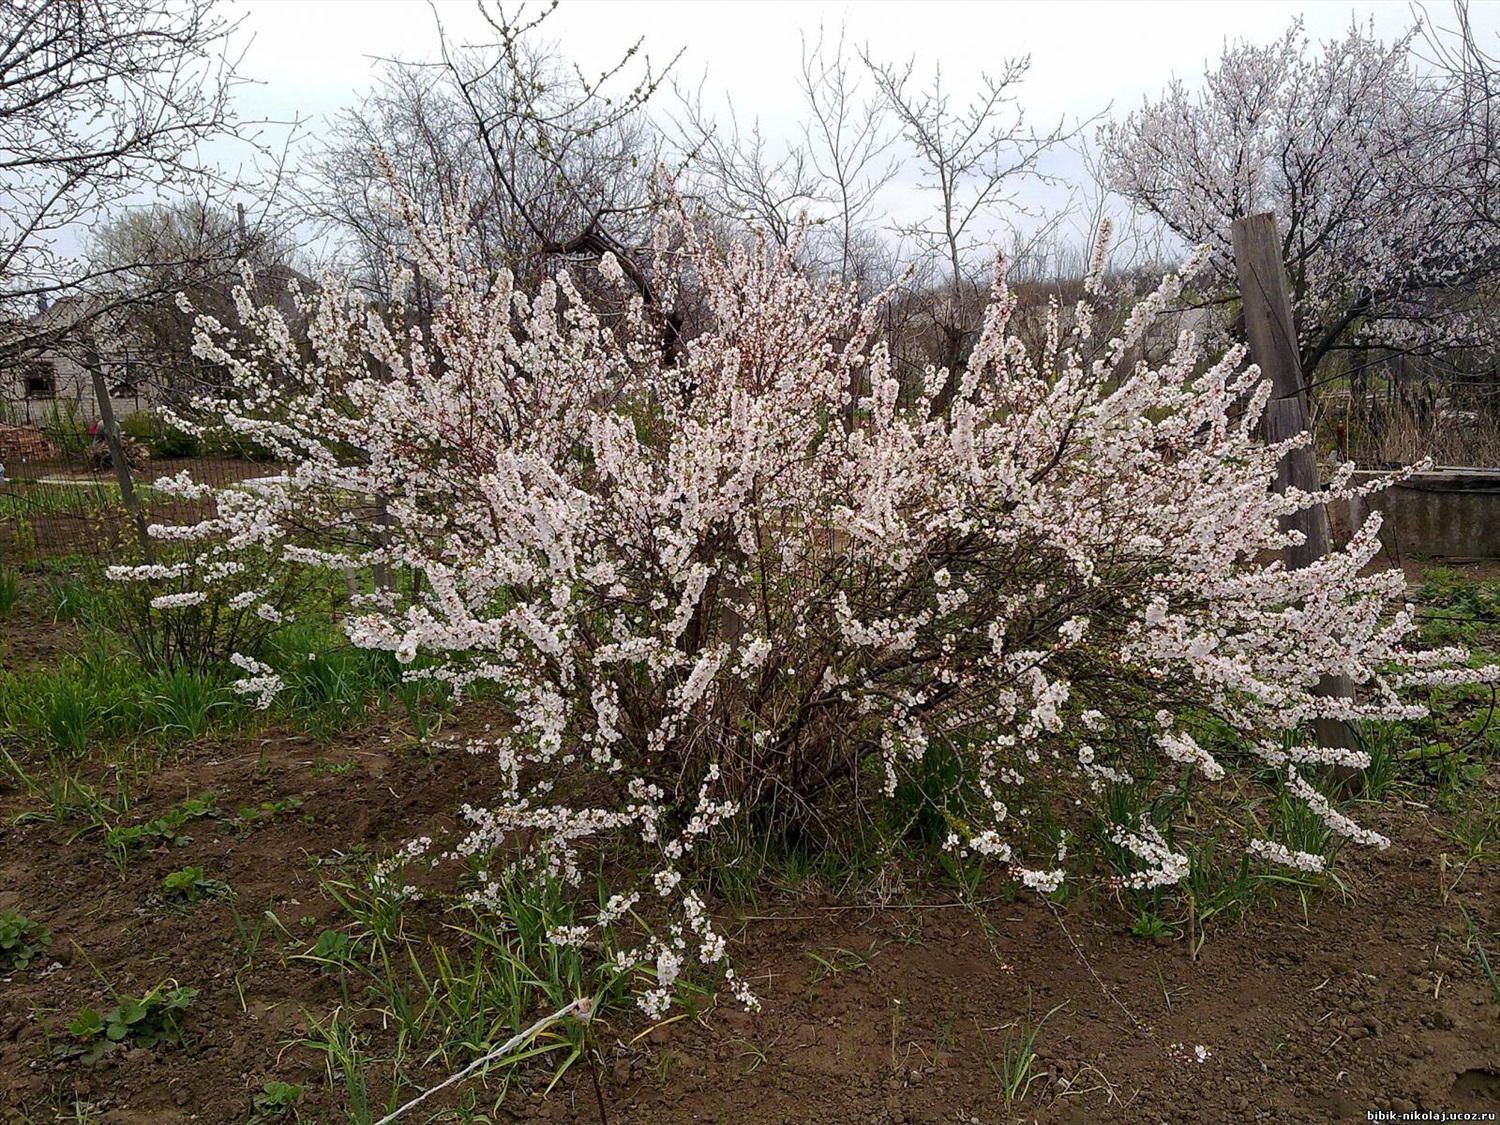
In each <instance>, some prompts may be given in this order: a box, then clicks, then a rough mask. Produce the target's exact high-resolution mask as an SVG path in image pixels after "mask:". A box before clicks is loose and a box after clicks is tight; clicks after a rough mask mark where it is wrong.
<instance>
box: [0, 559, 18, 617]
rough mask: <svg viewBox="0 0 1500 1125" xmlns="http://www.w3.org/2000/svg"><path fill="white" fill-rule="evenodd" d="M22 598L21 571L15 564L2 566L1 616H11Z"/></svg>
mask: <svg viewBox="0 0 1500 1125" xmlns="http://www.w3.org/2000/svg"><path fill="white" fill-rule="evenodd" d="M20 600H21V572H20V571H18V570H17V569H16V568H15V567H13V566H0V617H9V616H10V615H11V612H12V611H13V610H14V609H15V608H16V603H17V602H19V601H20Z"/></svg>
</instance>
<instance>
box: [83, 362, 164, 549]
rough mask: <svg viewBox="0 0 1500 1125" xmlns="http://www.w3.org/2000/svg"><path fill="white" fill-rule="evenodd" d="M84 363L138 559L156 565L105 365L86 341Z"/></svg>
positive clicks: (152, 545)
mask: <svg viewBox="0 0 1500 1125" xmlns="http://www.w3.org/2000/svg"><path fill="white" fill-rule="evenodd" d="M84 362H85V363H87V364H88V369H89V376H90V378H91V379H92V380H93V383H94V399H95V400H96V401H97V402H98V404H99V425H100V427H101V428H102V429H103V430H104V440H105V442H106V443H107V444H108V445H109V459H110V461H111V462H112V463H113V464H114V470H115V480H116V481H117V482H118V483H119V485H120V501H121V503H123V504H124V505H125V510H126V511H127V512H129V513H130V517H131V519H132V520H133V521H134V522H135V532H136V536H137V537H138V538H139V539H140V543H141V557H142V558H143V559H145V561H146V563H147V564H148V565H150V566H155V565H156V545H155V544H154V543H152V542H151V536H150V534H149V533H148V532H147V531H146V513H145V512H143V511H142V510H141V501H140V498H139V497H138V496H136V494H135V483H134V482H133V481H132V480H131V479H130V466H129V465H128V464H126V462H125V443H124V442H122V441H121V440H120V427H119V424H118V423H117V422H116V421H115V407H114V403H112V402H111V401H110V399H109V386H108V385H107V384H106V383H105V381H104V364H103V362H102V361H101V360H100V359H99V349H98V348H97V347H95V346H94V342H93V341H92V340H89V341H88V342H87V343H85V344H84Z"/></svg>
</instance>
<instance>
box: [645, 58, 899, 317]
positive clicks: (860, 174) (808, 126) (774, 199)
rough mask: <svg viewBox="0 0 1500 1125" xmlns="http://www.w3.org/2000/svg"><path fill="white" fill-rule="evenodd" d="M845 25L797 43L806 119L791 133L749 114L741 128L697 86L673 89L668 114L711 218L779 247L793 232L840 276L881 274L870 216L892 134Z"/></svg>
mask: <svg viewBox="0 0 1500 1125" xmlns="http://www.w3.org/2000/svg"><path fill="white" fill-rule="evenodd" d="M851 61H852V60H851V56H850V53H849V51H848V49H847V46H846V42H845V38H844V31H843V29H842V28H840V31H839V35H838V37H837V39H835V40H833V41H831V42H830V41H829V40H828V38H827V37H826V36H825V35H824V33H823V31H822V30H821V29H820V30H819V33H818V37H817V39H816V40H814V41H813V42H812V43H811V44H810V45H809V43H808V42H807V40H806V39H805V38H804V40H803V42H802V57H801V69H800V74H799V76H798V86H799V88H800V91H801V94H802V99H803V105H804V107H805V111H806V117H805V118H804V119H803V121H802V124H801V127H800V130H799V133H798V135H797V136H795V137H789V138H787V139H785V140H783V141H781V142H779V143H778V142H774V141H773V140H772V139H771V138H770V137H768V136H767V135H766V134H765V132H764V131H763V130H762V127H761V123H760V122H759V121H758V120H757V121H753V122H751V123H749V125H748V126H745V127H742V126H741V123H740V121H739V119H738V117H737V115H736V114H735V110H734V106H733V105H732V104H731V105H729V106H727V120H720V119H718V118H716V117H715V116H714V115H713V114H712V113H711V112H710V111H708V110H707V109H706V108H705V106H704V104H703V97H702V89H701V87H700V88H699V90H697V91H695V92H694V93H693V94H692V95H691V96H689V95H687V94H685V93H684V92H682V91H681V90H679V91H678V106H679V111H678V114H677V115H676V116H675V117H674V119H673V124H674V126H675V132H676V134H677V145H678V146H679V148H680V149H681V150H682V152H683V163H684V165H685V167H686V168H687V169H688V173H687V175H688V184H689V190H690V191H691V192H692V194H693V195H694V196H695V198H698V199H700V200H701V201H702V202H703V203H704V204H705V205H706V206H707V208H708V209H709V211H710V212H711V213H713V214H715V215H717V216H719V217H720V218H723V219H727V220H731V221H736V222H740V223H749V224H750V225H752V226H754V227H755V228H757V229H758V230H760V231H761V232H763V233H764V234H766V235H767V236H768V237H769V238H771V240H772V241H773V242H775V243H776V244H777V245H778V246H785V245H786V244H787V243H788V242H789V241H790V239H791V238H792V237H793V235H794V234H796V235H797V236H798V237H799V238H800V239H801V241H802V259H803V261H804V264H805V265H806V266H807V267H808V268H809V269H812V270H813V271H815V272H817V273H823V274H830V275H832V276H835V277H838V278H842V279H845V280H848V281H856V282H860V283H863V284H864V285H865V287H866V288H870V287H872V283H875V282H877V280H878V281H881V282H884V281H887V280H889V278H890V274H891V266H892V259H891V255H890V254H889V253H888V252H887V248H886V247H885V246H884V245H882V242H883V240H882V238H881V235H880V232H879V231H878V230H877V229H875V225H874V223H873V221H872V213H873V210H874V207H875V204H876V202H877V199H878V198H879V196H880V194H881V191H882V190H883V189H884V188H885V186H886V185H887V184H889V183H890V182H891V180H892V179H893V178H894V176H895V172H896V165H895V162H894V160H893V159H892V158H891V148H892V146H893V145H894V143H895V139H896V138H895V135H894V134H893V132H892V129H891V116H890V113H889V110H888V108H887V106H886V104H885V101H884V99H883V98H882V97H880V95H879V94H878V92H873V93H871V92H867V91H866V90H865V89H863V88H862V84H861V78H862V74H861V73H860V72H859V71H858V70H857V69H856V68H855V67H854V66H853V65H851Z"/></svg>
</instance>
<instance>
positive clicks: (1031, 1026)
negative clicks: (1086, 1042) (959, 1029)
mask: <svg viewBox="0 0 1500 1125" xmlns="http://www.w3.org/2000/svg"><path fill="white" fill-rule="evenodd" d="M1066 1006H1067V1005H1066V1003H1064V1004H1058V1005H1057V1006H1056V1007H1054V1008H1053V1009H1051V1010H1050V1011H1049V1012H1048V1013H1047V1014H1046V1015H1044V1016H1043V1017H1042V1018H1041V1019H1039V1020H1036V1021H1034V1022H1033V1021H1032V1019H1031V1017H1030V1015H1029V1014H1028V1015H1027V1016H1026V1017H1024V1018H1022V1019H1017V1020H1014V1021H1012V1022H1011V1023H1009V1024H1005V1025H1004V1026H1003V1027H1002V1028H999V1029H993V1030H1001V1031H1003V1032H1004V1037H1003V1039H1002V1040H1001V1042H1000V1045H999V1049H998V1050H992V1049H991V1047H990V1044H989V1041H988V1040H987V1039H986V1038H985V1033H984V1028H983V1027H981V1026H980V1025H979V1021H978V1020H976V1021H975V1022H974V1029H975V1030H976V1031H977V1032H978V1033H979V1044H980V1049H981V1050H982V1051H983V1053H984V1061H985V1065H986V1066H988V1067H989V1071H990V1074H992V1075H993V1076H994V1078H995V1082H996V1084H997V1085H998V1086H999V1088H1000V1096H1001V1097H1002V1098H1003V1099H1004V1100H1005V1108H1006V1110H1007V1111H1011V1110H1013V1109H1014V1108H1015V1106H1016V1104H1017V1103H1018V1102H1023V1101H1025V1100H1026V1098H1027V1096H1028V1095H1029V1094H1030V1093H1031V1088H1032V1086H1034V1085H1036V1083H1037V1082H1039V1081H1040V1080H1042V1079H1044V1078H1046V1077H1047V1076H1048V1072H1047V1071H1045V1070H1038V1069H1037V1054H1036V1040H1037V1036H1038V1035H1039V1034H1041V1030H1042V1026H1043V1025H1044V1024H1045V1023H1046V1022H1047V1021H1048V1020H1049V1019H1051V1018H1052V1017H1053V1016H1054V1015H1056V1014H1057V1013H1058V1012H1059V1011H1061V1010H1062V1009H1063V1008H1064V1007H1066Z"/></svg>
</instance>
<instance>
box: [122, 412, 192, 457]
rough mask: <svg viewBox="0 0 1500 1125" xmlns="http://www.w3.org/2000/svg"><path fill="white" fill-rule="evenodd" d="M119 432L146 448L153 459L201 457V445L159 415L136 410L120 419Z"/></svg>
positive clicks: (184, 431)
mask: <svg viewBox="0 0 1500 1125" xmlns="http://www.w3.org/2000/svg"><path fill="white" fill-rule="evenodd" d="M120 432H121V433H123V434H124V435H125V436H126V437H130V438H134V439H135V440H136V441H138V442H140V443H141V444H142V445H144V446H145V447H146V449H147V450H148V451H149V452H150V454H151V456H152V457H153V458H156V459H158V460H161V459H164V458H181V457H201V456H203V443H202V442H201V441H199V440H198V438H196V437H195V436H193V435H192V434H190V433H188V432H187V431H186V430H180V429H178V428H177V427H176V426H173V425H170V424H169V423H168V422H167V421H166V420H165V419H164V418H162V417H161V415H159V414H153V413H150V412H149V411H145V410H137V411H135V412H134V413H131V414H127V415H125V417H123V418H121V419H120Z"/></svg>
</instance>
